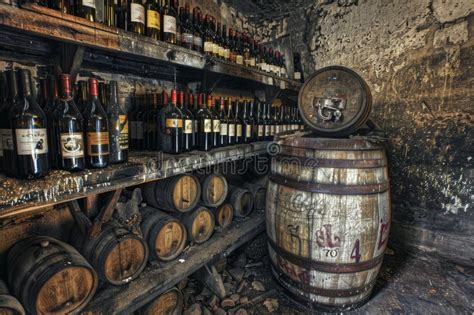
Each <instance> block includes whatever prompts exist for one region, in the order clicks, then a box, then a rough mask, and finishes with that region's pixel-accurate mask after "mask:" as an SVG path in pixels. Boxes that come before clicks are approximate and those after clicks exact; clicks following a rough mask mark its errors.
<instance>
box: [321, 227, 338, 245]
mask: <svg viewBox="0 0 474 315" xmlns="http://www.w3.org/2000/svg"><path fill="white" fill-rule="evenodd" d="M331 229H332V226H331V224H325V225H323V227H322V228H321V229H320V230H318V231H316V244H318V245H319V246H320V247H328V248H334V247H339V246H340V245H341V239H340V238H339V236H335V235H334V236H333V235H332V231H331Z"/></svg>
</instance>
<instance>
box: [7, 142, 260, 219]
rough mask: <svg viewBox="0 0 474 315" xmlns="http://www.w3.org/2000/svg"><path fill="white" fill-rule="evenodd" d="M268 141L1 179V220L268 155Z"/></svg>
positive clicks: (134, 154)
mask: <svg viewBox="0 0 474 315" xmlns="http://www.w3.org/2000/svg"><path fill="white" fill-rule="evenodd" d="M266 144H267V142H256V143H251V144H240V145H234V146H230V147H224V148H216V149H213V150H211V151H209V152H200V151H192V152H188V153H183V154H180V155H169V154H163V153H160V152H131V154H130V157H129V162H128V163H124V164H117V165H112V166H109V167H107V168H104V169H99V170H93V169H90V170H85V171H83V172H78V173H69V172H65V171H58V170H54V171H51V172H50V174H49V175H48V176H46V177H45V178H42V179H37V180H18V179H13V178H7V177H3V178H0V219H5V218H8V217H12V216H14V215H17V214H20V213H24V212H28V211H32V210H35V209H38V208H42V207H45V206H51V205H54V204H57V203H62V202H66V201H70V200H74V199H79V198H83V197H86V196H87V195H91V194H99V193H104V192H108V191H112V190H116V189H118V188H124V187H129V186H134V185H139V184H142V183H146V182H150V181H154V180H158V179H162V178H166V177H170V176H174V175H178V174H183V173H186V172H190V171H193V170H196V169H200V168H204V167H210V166H213V165H216V164H219V163H223V162H228V161H236V160H240V159H244V158H250V157H254V156H256V155H259V154H263V153H265V152H266Z"/></svg>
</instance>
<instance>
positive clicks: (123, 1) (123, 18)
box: [115, 0, 128, 30]
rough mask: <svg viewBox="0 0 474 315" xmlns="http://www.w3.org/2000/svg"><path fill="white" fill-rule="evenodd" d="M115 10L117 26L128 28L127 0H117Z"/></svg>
mask: <svg viewBox="0 0 474 315" xmlns="http://www.w3.org/2000/svg"><path fill="white" fill-rule="evenodd" d="M115 12H116V18H117V21H116V24H117V27H118V28H121V29H123V30H128V18H127V16H128V0H117V4H116V9H115Z"/></svg>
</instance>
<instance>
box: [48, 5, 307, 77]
mask: <svg viewBox="0 0 474 315" xmlns="http://www.w3.org/2000/svg"><path fill="white" fill-rule="evenodd" d="M39 3H40V4H42V5H44V6H48V7H50V8H52V9H56V10H59V11H61V12H63V13H69V14H74V15H77V16H80V17H83V18H85V19H88V20H90V21H93V22H95V21H99V22H102V23H104V24H106V25H108V26H115V27H119V28H122V29H124V30H127V31H130V32H135V33H138V34H142V35H146V36H149V37H151V38H154V39H157V40H162V41H164V42H167V43H170V44H175V45H180V46H183V47H186V48H188V49H192V50H195V51H199V52H203V53H205V54H207V55H210V56H214V57H217V58H221V59H223V60H227V61H230V62H234V63H237V64H240V65H246V66H249V67H254V68H258V69H260V70H262V71H265V72H269V73H272V74H274V75H277V76H281V77H285V78H287V77H288V74H287V70H286V61H285V56H284V55H283V54H282V53H281V52H280V51H278V50H274V49H273V48H272V47H264V46H263V45H262V44H258V43H257V41H256V39H255V38H254V37H253V36H251V35H249V34H246V33H243V32H238V31H236V30H233V29H231V28H229V29H227V25H225V24H223V23H221V22H218V19H217V18H216V17H214V16H212V15H210V14H204V13H203V12H202V10H201V9H200V8H199V7H194V8H193V9H192V11H191V7H190V5H189V3H186V4H185V5H184V7H183V6H180V5H179V0H146V1H143V0H118V1H117V0H115V1H114V0H40V1H39ZM293 58H294V62H295V69H296V70H295V74H294V77H293V78H294V79H295V80H301V75H300V74H301V72H300V71H299V70H298V68H299V67H300V63H299V57H298V55H297V54H295V55H294V56H293ZM297 63H298V64H297Z"/></svg>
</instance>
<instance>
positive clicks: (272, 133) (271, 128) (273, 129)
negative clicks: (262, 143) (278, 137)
mask: <svg viewBox="0 0 474 315" xmlns="http://www.w3.org/2000/svg"><path fill="white" fill-rule="evenodd" d="M274 135H275V125H271V126H270V136H274Z"/></svg>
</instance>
